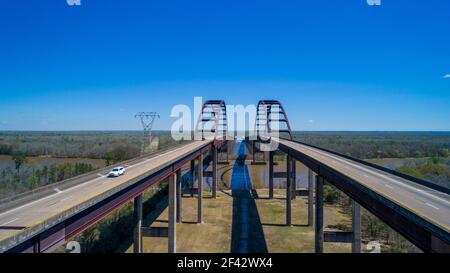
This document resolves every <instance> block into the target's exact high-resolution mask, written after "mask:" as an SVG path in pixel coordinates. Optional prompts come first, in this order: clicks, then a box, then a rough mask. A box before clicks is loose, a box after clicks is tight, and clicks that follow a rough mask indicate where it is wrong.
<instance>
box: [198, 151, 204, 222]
mask: <svg viewBox="0 0 450 273" xmlns="http://www.w3.org/2000/svg"><path fill="white" fill-rule="evenodd" d="M197 169H198V174H197V175H198V188H197V191H198V192H197V198H198V205H197V223H198V224H201V223H203V211H202V209H203V207H202V198H203V154H200V155H199V156H198V168H197Z"/></svg>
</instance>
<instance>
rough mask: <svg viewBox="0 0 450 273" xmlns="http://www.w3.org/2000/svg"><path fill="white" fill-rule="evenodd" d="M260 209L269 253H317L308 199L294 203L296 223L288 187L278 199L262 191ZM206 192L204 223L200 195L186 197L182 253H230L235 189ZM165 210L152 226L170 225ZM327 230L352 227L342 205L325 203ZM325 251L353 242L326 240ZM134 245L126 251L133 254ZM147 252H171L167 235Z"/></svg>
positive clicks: (146, 242) (149, 243) (148, 243)
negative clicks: (288, 219) (288, 213)
mask: <svg viewBox="0 0 450 273" xmlns="http://www.w3.org/2000/svg"><path fill="white" fill-rule="evenodd" d="M257 192H258V195H259V196H260V198H259V199H256V200H255V202H256V208H257V211H258V214H259V217H260V219H261V223H262V228H263V233H264V238H265V242H266V245H267V249H268V251H269V252H272V253H276V252H279V253H280V252H281V253H284V252H297V253H308V252H314V228H313V227H308V226H306V221H307V210H306V209H307V200H306V199H305V197H297V198H296V199H295V200H293V202H292V219H293V224H294V225H293V226H292V227H287V226H285V225H284V223H285V202H286V201H285V199H284V193H285V190H278V189H276V190H275V199H272V200H270V199H265V197H266V196H267V190H265V189H262V190H258V191H257ZM210 197H211V194H210V193H209V192H205V193H204V200H203V204H204V209H203V213H204V215H203V219H204V223H203V224H197V223H196V221H197V198H191V197H188V196H185V197H184V198H183V223H181V224H177V252H180V253H193V252H195V253H229V252H230V250H231V238H232V237H231V234H232V219H233V215H232V214H233V197H232V196H231V191H229V190H224V191H222V192H218V196H217V199H211V198H210ZM167 213H168V210H167V209H165V210H164V211H163V212H162V214H161V215H160V216H159V217H158V218H157V220H156V221H154V222H153V223H152V224H151V226H167V219H168V217H167ZM324 213H325V230H333V229H331V228H329V227H328V226H330V227H335V226H339V225H344V226H348V225H349V223H350V218H349V217H348V216H347V215H346V214H344V213H343V212H342V211H341V209H340V208H339V207H335V206H328V205H326V206H325V212H324ZM324 248H325V252H350V245H349V244H337V243H326V244H325V246H324ZM132 251H133V246H132V245H130V246H129V247H128V249H127V250H126V252H129V253H131V252H132ZM143 251H144V252H145V253H167V238H144V239H143Z"/></svg>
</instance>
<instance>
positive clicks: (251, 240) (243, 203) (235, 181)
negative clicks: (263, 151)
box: [230, 142, 267, 253]
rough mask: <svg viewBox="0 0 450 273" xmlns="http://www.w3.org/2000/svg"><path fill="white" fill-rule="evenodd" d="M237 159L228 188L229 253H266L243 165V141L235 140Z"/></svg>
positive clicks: (253, 198) (253, 197)
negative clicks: (230, 198)
mask: <svg viewBox="0 0 450 273" xmlns="http://www.w3.org/2000/svg"><path fill="white" fill-rule="evenodd" d="M236 148H237V149H236V150H237V154H238V157H237V160H236V163H235V165H234V166H233V170H232V175H231V183H230V188H231V190H232V196H233V219H232V221H233V222H232V231H231V253H266V252H267V244H266V240H265V237H264V231H263V228H262V224H261V220H260V218H259V214H258V209H257V207H256V203H255V199H256V198H258V196H257V194H256V191H255V190H253V189H252V183H251V179H250V174H249V171H248V168H247V165H245V159H246V153H245V143H244V142H236Z"/></svg>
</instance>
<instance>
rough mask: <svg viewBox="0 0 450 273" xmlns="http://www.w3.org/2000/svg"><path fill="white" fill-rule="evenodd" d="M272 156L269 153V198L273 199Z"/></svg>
mask: <svg viewBox="0 0 450 273" xmlns="http://www.w3.org/2000/svg"><path fill="white" fill-rule="evenodd" d="M273 156H274V152H273V151H271V152H269V198H270V199H273Z"/></svg>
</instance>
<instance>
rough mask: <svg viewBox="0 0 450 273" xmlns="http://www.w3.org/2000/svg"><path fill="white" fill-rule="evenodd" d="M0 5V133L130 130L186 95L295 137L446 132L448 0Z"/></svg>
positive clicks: (14, 1) (20, 0) (55, 0)
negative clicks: (280, 106)
mask: <svg viewBox="0 0 450 273" xmlns="http://www.w3.org/2000/svg"><path fill="white" fill-rule="evenodd" d="M81 4H82V5H81V6H68V5H67V4H66V0H39V1H30V0H28V1H26V0H1V8H0V130H122V129H123V130H129V129H139V122H138V121H137V120H136V119H135V118H134V117H133V115H134V114H135V113H136V112H138V111H158V112H159V113H160V114H161V119H160V120H158V121H157V123H156V129H169V128H170V125H171V123H172V121H173V119H171V118H170V117H169V115H170V110H171V108H172V107H173V106H174V105H175V104H188V105H192V104H193V97H194V96H202V97H203V98H204V99H217V98H220V99H224V100H225V101H226V102H227V103H229V104H244V105H247V104H252V103H253V104H256V103H257V101H258V100H259V99H279V100H281V101H282V102H283V103H284V106H285V108H286V110H287V112H288V114H289V118H290V120H291V123H292V125H293V127H294V129H296V130H396V131H401V130H445V131H449V130H450V122H449V120H450V78H445V75H447V74H450V16H449V14H450V1H447V0H428V1H416V0H414V1H407V0H395V1H393V0H382V1H381V4H382V5H381V6H376V7H373V6H369V5H367V3H366V0H314V1H312V0H310V1H300V0H297V1H273V0H272V1H263V0H255V1H248V0H226V1H225V0H214V1H211V0H206V1H201V0H192V1H185V0H184V1H173V0H164V1H148V0H145V1H144V0H134V1H125V0H115V1H106V0H105V1H101V0H81Z"/></svg>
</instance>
